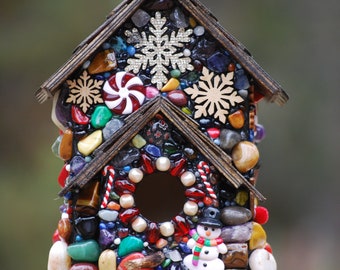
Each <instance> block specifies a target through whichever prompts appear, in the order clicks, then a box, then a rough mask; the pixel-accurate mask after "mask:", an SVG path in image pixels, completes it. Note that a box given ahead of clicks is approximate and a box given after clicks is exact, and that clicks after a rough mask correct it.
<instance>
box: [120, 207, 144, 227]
mask: <svg viewBox="0 0 340 270" xmlns="http://www.w3.org/2000/svg"><path fill="white" fill-rule="evenodd" d="M138 215H139V210H138V209H137V208H129V209H126V210H125V211H124V212H122V213H120V214H119V218H120V220H121V221H122V222H123V223H125V224H128V223H129V222H131V221H132V220H133V219H134V218H135V217H136V216H138Z"/></svg>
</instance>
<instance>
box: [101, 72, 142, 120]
mask: <svg viewBox="0 0 340 270" xmlns="http://www.w3.org/2000/svg"><path fill="white" fill-rule="evenodd" d="M103 90H104V93H103V98H104V101H105V104H106V106H107V107H108V108H109V109H110V110H111V111H113V112H114V113H116V114H130V113H132V112H134V111H136V110H137V109H138V108H139V107H140V106H141V105H142V104H143V102H144V100H145V87H144V85H143V82H142V80H141V79H140V78H138V77H137V76H135V75H134V74H131V73H128V72H124V71H120V72H117V73H116V74H114V75H112V76H111V77H110V78H109V79H108V80H107V81H106V82H105V84H104V86H103Z"/></svg>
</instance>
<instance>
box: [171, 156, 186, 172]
mask: <svg viewBox="0 0 340 270" xmlns="http://www.w3.org/2000/svg"><path fill="white" fill-rule="evenodd" d="M186 164H187V161H186V159H184V158H181V159H180V160H179V161H177V162H176V163H175V167H173V168H172V169H171V171H170V174H171V175H172V176H178V175H180V174H181V172H182V171H183V169H184V167H185V165H186Z"/></svg>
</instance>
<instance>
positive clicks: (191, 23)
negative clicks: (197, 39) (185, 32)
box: [189, 17, 197, 28]
mask: <svg viewBox="0 0 340 270" xmlns="http://www.w3.org/2000/svg"><path fill="white" fill-rule="evenodd" d="M189 25H190V26H191V27H192V28H194V27H195V26H196V25H197V22H196V21H195V19H194V18H193V17H190V18H189Z"/></svg>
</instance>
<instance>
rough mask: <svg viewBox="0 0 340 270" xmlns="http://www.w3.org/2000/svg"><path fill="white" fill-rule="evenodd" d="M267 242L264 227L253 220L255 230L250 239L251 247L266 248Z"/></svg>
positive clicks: (251, 248)
mask: <svg viewBox="0 0 340 270" xmlns="http://www.w3.org/2000/svg"><path fill="white" fill-rule="evenodd" d="M266 243H267V234H266V232H265V230H264V229H263V227H262V226H261V225H260V224H258V223H256V222H253V232H252V234H251V237H250V240H249V249H250V250H254V249H258V248H264V247H265V245H266Z"/></svg>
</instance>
